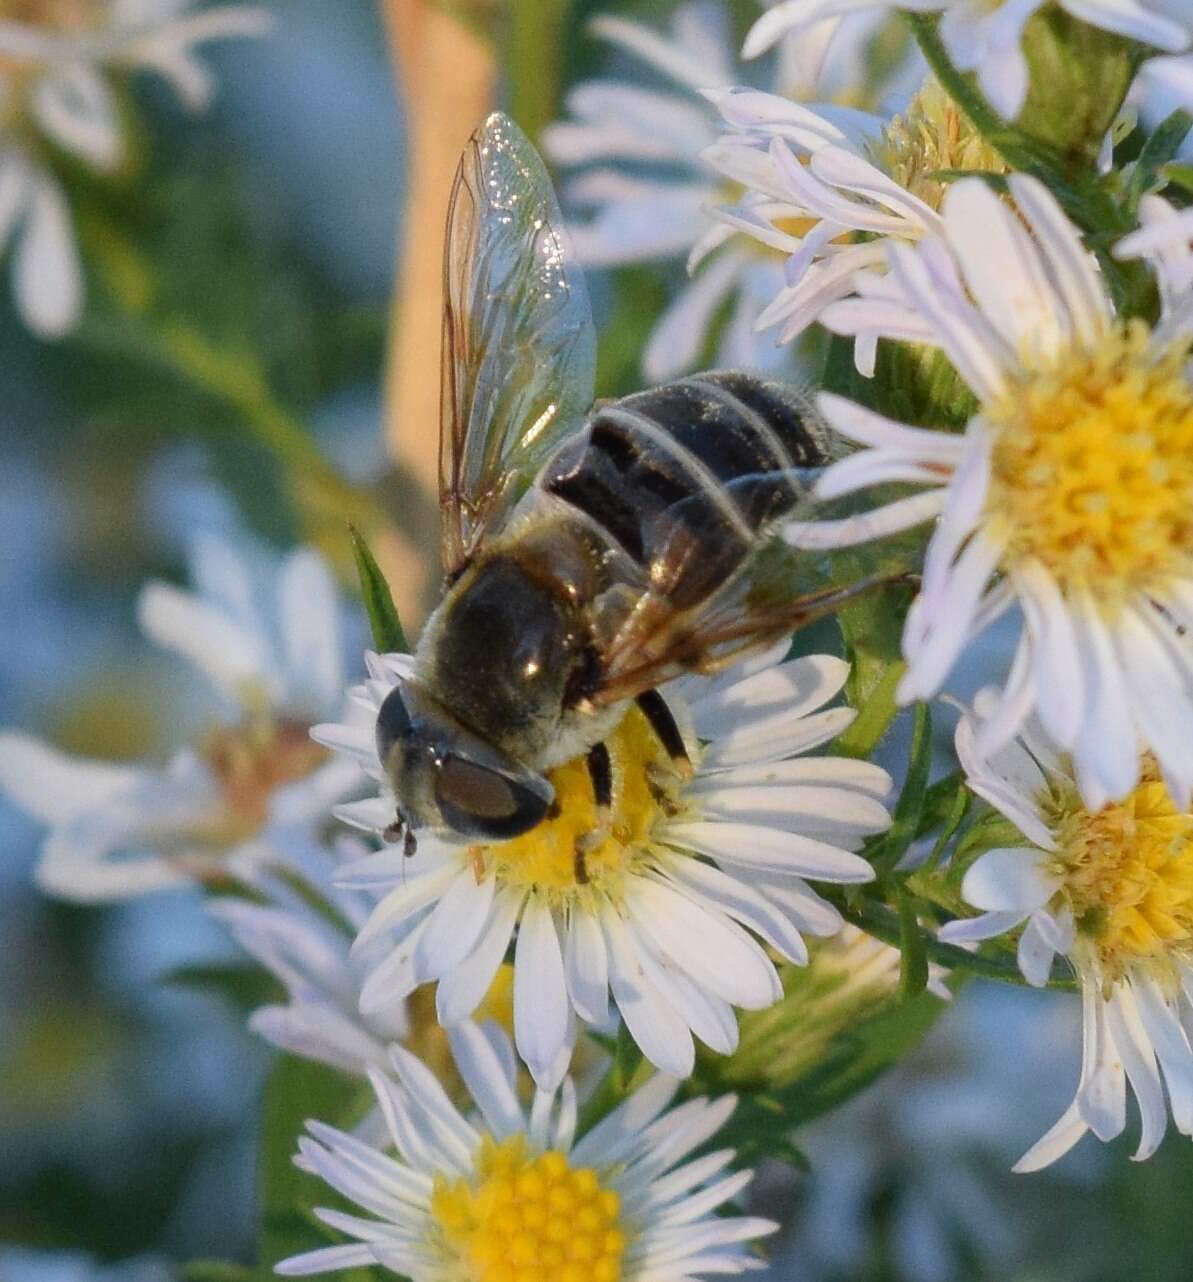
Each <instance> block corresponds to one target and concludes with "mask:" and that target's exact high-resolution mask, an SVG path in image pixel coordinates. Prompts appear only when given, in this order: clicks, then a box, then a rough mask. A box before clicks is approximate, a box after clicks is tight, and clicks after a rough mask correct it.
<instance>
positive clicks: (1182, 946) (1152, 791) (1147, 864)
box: [1052, 761, 1193, 982]
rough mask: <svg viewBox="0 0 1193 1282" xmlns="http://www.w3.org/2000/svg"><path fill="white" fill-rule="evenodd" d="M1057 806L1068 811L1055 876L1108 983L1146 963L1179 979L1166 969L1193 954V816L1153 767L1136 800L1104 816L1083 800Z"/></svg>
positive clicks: (1060, 827) (1059, 830)
mask: <svg viewBox="0 0 1193 1282" xmlns="http://www.w3.org/2000/svg"><path fill="white" fill-rule="evenodd" d="M1052 804H1053V805H1054V806H1056V807H1057V808H1058V810H1060V811H1062V812H1063V813H1062V814H1061V817H1060V818H1059V819H1058V821H1057V822H1056V824H1055V826H1054V831H1055V832H1056V836H1057V840H1058V843H1059V846H1060V850H1059V853H1058V854H1057V855H1056V857H1055V859H1054V860H1053V861H1052V871H1053V872H1054V873H1055V874H1056V875H1057V876H1059V877H1060V878H1061V879H1062V880H1063V882H1064V894H1065V895H1066V897H1067V898H1068V901H1069V904H1070V906H1071V907H1072V910H1073V917H1074V920H1075V922H1076V924H1077V930H1078V933H1079V935H1080V936H1081V938H1082V939H1083V940H1084V941H1085V942H1086V943H1087V944H1088V945H1089V946H1090V947H1092V948H1093V949H1094V950H1095V953H1096V956H1097V959H1098V961H1099V962H1100V964H1101V969H1102V972H1103V974H1104V975H1105V978H1106V980H1107V982H1112V981H1113V980H1115V979H1117V978H1119V977H1120V976H1121V975H1122V973H1123V971H1124V969H1126V967H1127V966H1128V965H1131V964H1133V963H1138V962H1144V963H1152V964H1157V965H1158V966H1159V968H1160V970H1161V973H1162V974H1165V975H1167V976H1168V977H1171V975H1172V970H1171V966H1170V965H1168V964H1166V963H1170V961H1171V959H1172V958H1173V957H1174V956H1175V955H1184V956H1189V955H1193V814H1187V813H1185V812H1183V811H1180V810H1178V809H1177V808H1176V806H1175V804H1174V803H1173V800H1172V798H1171V797H1170V796H1169V795H1168V790H1167V788H1165V786H1164V784H1163V782H1162V781H1161V780H1160V779H1159V778H1158V774H1157V771H1156V768H1155V765H1154V763H1152V762H1150V761H1149V763H1148V765H1147V767H1146V769H1145V772H1144V779H1143V782H1142V783H1141V784H1139V786H1138V787H1137V788H1136V789H1135V791H1134V792H1133V793H1131V795H1130V796H1129V797H1127V798H1126V799H1125V800H1124V801H1120V802H1115V803H1113V804H1111V805H1108V806H1105V807H1103V808H1102V809H1101V810H1099V811H1098V812H1097V813H1096V814H1090V813H1089V812H1088V811H1087V810H1084V809H1083V808H1082V807H1081V805H1080V803H1079V802H1078V801H1077V799H1076V797H1075V796H1074V797H1071V798H1068V799H1067V800H1060V799H1054V800H1053V802H1052Z"/></svg>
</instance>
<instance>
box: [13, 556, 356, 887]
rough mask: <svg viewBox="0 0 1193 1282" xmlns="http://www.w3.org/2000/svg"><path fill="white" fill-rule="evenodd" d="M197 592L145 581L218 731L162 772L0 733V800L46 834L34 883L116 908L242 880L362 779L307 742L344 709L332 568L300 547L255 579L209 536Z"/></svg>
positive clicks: (149, 616)
mask: <svg viewBox="0 0 1193 1282" xmlns="http://www.w3.org/2000/svg"><path fill="white" fill-rule="evenodd" d="M191 577H192V580H193V582H194V584H195V591H193V592H184V591H182V590H181V589H179V588H176V587H174V586H172V585H171V584H167V583H150V584H149V585H148V586H147V587H146V588H145V589H144V590H143V591H142V593H141V599H140V603H139V610H138V614H139V618H140V623H141V627H142V630H143V631H144V632H145V634H146V635H147V636H148V637H149V639H150V640H151V641H153V642H155V643H156V644H158V645H160V646H162V647H164V648H165V649H167V650H172V651H174V652H175V653H176V654H178V655H180V656H181V657H182V658H183V659H185V660H186V661H187V662H188V663H189V664H191V665H192V666H193V667H194V668H195V669H196V670H197V671H198V672H199V673H200V674H201V675H202V676H204V677H206V678H207V679H208V681H209V682H210V683H211V685H212V686H213V687H214V692H215V694H216V699H215V706H214V707H213V709H212V713H213V718H214V724H213V725H212V726H211V728H210V729H208V730H207V731H206V732H205V733H204V734H203V735H202V736H201V737H200V738H199V739H198V741H197V742H195V743H194V744H193V745H192V746H190V747H187V748H184V749H182V750H181V751H179V752H177V753H176V754H175V755H174V757H173V758H172V759H171V760H170V761H169V763H168V764H167V765H166V766H164V767H154V766H149V765H117V764H114V763H111V762H106V761H90V760H84V759H81V758H78V757H71V756H68V755H66V754H64V753H61V752H59V751H57V750H56V749H54V748H52V747H50V746H49V745H48V744H46V743H43V742H41V741H40V740H38V739H34V738H32V737H30V736H28V735H24V734H19V733H16V732H11V731H10V732H4V733H0V789H2V790H3V791H4V792H6V793H8V794H9V796H10V797H11V798H12V799H13V800H14V801H15V802H16V804H17V805H18V806H20V807H21V808H22V809H24V810H26V811H27V812H28V813H29V814H31V815H33V816H34V817H36V818H38V819H40V820H42V821H43V822H44V823H46V824H47V825H49V828H50V831H49V834H48V836H47V837H46V840H45V843H44V845H43V847H42V853H41V862H40V864H39V867H38V874H37V875H38V881H39V882H40V884H41V886H42V888H43V889H44V890H46V891H47V892H48V893H50V894H53V895H59V896H61V897H63V898H66V899H77V900H102V899H119V898H123V897H125V896H129V895H137V894H143V893H145V892H147V891H151V890H159V889H163V888H167V887H172V886H179V885H184V884H186V883H187V882H188V881H190V880H192V879H195V878H198V879H205V878H211V877H219V876H222V875H227V874H236V873H237V872H239V871H243V870H246V869H248V868H250V867H252V866H253V865H254V864H257V863H260V862H267V863H268V862H273V861H274V860H275V859H276V858H277V852H276V850H275V846H274V836H275V835H276V834H277V833H280V832H282V831H283V830H294V831H298V832H302V831H306V830H307V829H309V828H310V827H311V826H312V825H318V824H320V823H322V822H323V821H324V820H325V818H326V816H327V814H328V812H329V810H330V808H331V806H332V805H333V804H335V803H336V802H338V801H342V800H345V799H346V798H347V797H349V796H351V795H352V794H353V792H355V791H356V790H357V789H358V788H359V786H360V783H361V776H360V774H359V772H358V771H357V770H356V768H355V767H354V766H353V765H352V764H351V763H350V762H346V761H339V760H335V759H331V758H329V756H328V754H327V753H326V752H325V751H324V750H323V749H321V748H320V747H319V746H318V745H317V744H314V743H312V741H311V739H310V737H309V734H308V731H309V728H310V726H311V725H312V724H313V723H314V722H316V721H318V720H321V719H323V718H325V717H326V716H327V715H328V714H329V713H335V712H338V711H340V710H341V708H342V707H343V702H342V700H343V694H342V691H343V684H342V682H343V664H342V652H341V638H340V623H339V601H338V599H337V594H336V588H335V582H334V579H333V578H332V573H331V570H330V568H329V567H328V566H327V564H326V563H325V562H324V560H323V559H322V557H320V556H319V554H318V553H316V552H314V551H312V550H310V549H300V550H298V551H296V552H292V553H290V554H289V555H288V556H286V557H285V558H283V559H282V560H281V561H280V563H277V564H276V565H273V566H271V567H270V570H269V573H268V575H264V574H254V573H253V572H252V570H251V568H250V566H249V564H247V563H246V562H245V561H244V560H242V559H241V557H240V555H239V554H238V553H237V551H236V550H235V549H234V548H232V547H231V546H229V545H228V544H225V543H223V542H220V541H216V540H204V541H201V542H200V543H198V544H197V545H196V547H195V550H194V554H193V556H192V563H191Z"/></svg>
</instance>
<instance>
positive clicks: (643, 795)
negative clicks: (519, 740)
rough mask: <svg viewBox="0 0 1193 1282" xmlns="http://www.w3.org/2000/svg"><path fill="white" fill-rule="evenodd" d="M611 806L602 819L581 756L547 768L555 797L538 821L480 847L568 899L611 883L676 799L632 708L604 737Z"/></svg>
mask: <svg viewBox="0 0 1193 1282" xmlns="http://www.w3.org/2000/svg"><path fill="white" fill-rule="evenodd" d="M605 745H606V747H607V748H608V749H609V758H610V762H611V763H612V767H613V805H612V807H611V808H610V813H609V815H608V819H607V822H605V823H602V818H601V816H600V815H599V813H598V810H597V805H596V799H595V797H594V795H593V785H592V779H591V777H590V775H589V772H588V767H587V765H586V763H585V760H584V758H583V757H580V758H577V759H576V760H574V761H569V762H567V763H566V764H564V765H562V766H558V767H557V768H556V769H554V770H552V771H551V772H550V779H551V782H552V784H553V785H554V787H555V804H554V806H553V807H552V809H551V811H550V813H549V814H548V816H547V818H546V819H544V820H543V822H542V823H540V824H539V825H538V826H537V827H535V828H532V829H531V830H530V831H529V832H527V833H524V834H523V835H522V836H520V837H515V838H513V840H511V841H505V842H502V843H500V844H499V845H493V846H486V847H483V848H482V855H483V857H484V858H485V860H486V861H488V860H491V861H492V862H493V864H494V865H495V866H496V870H497V876H498V878H499V879H500V880H501V881H503V882H505V883H507V884H512V885H516V886H527V887H532V888H534V889H537V890H539V891H545V892H547V894H549V895H554V896H556V897H557V898H560V899H566V898H568V897H570V896H571V895H573V894H575V893H577V892H578V891H580V890H582V889H583V888H587V887H597V888H602V889H606V890H610V889H614V888H615V886H616V882H617V881H618V880H619V879H620V876H621V874H622V873H624V872H625V871H626V870H627V869H629V868H630V867H631V866H632V864H633V863H634V862H635V861H636V860H637V859H639V858H641V857H642V856H643V855H644V854H645V853H646V851H647V850H648V848H649V845H650V840H651V833H652V831H653V829H654V826H655V823H656V822H657V821H658V819H659V818H660V816H661V815H662V814H665V813H674V810H675V809H676V807H677V806H678V794H679V782H680V780H679V776H678V775H677V774H676V772H675V768H674V766H673V765H672V763H671V761H670V759H669V758H668V756H667V754H666V752H665V751H664V750H663V747H662V745H661V744H660V742H659V739H658V736H657V735H656V734H655V732H654V731H653V730H652V729H651V727H650V724H649V722H648V721H647V720H646V718H645V717H644V716H643V715H642V713H641V712H639V711H638V709H637V708H632V709H631V710H630V711H629V712H628V713H627V714H626V716H625V718H624V719H623V720H622V722H621V724H620V725H619V726H618V727H617V729H616V730H615V731H614V732H613V733H612V734H611V735H610V736H609V738H608V739H606V740H605Z"/></svg>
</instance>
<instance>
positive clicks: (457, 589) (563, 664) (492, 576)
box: [415, 524, 599, 764]
mask: <svg viewBox="0 0 1193 1282" xmlns="http://www.w3.org/2000/svg"><path fill="white" fill-rule="evenodd" d="M524 528H525V535H524V538H522V539H519V538H514V539H512V540H510V541H509V542H506V543H505V544H504V545H503V548H502V549H498V550H495V551H494V552H492V553H490V554H489V555H487V556H486V557H484V558H483V559H482V560H480V561H478V562H477V563H475V564H474V565H472V566H470V567H469V569H468V570H467V571H465V573H464V574H463V575H462V576H461V578H460V579H459V580H458V581H457V582H456V583H455V584H454V585H453V586H452V588H451V589H450V590H449V591H448V594H447V595H446V597H445V598H444V600H443V602H442V603H441V604H440V606H439V608H438V609H437V610H436V611H435V613H434V615H433V616H432V618H431V620H430V621H429V623H428V626H427V628H426V630H425V632H424V634H423V639H422V640H421V641H420V643H419V648H418V653H417V655H416V660H415V670H416V676H417V678H418V680H419V681H420V682H421V683H422V684H423V685H424V687H425V688H426V689H427V690H428V691H429V692H431V693H432V694H433V695H434V697H435V698H436V699H438V700H439V701H440V703H442V704H443V705H444V706H445V707H447V708H449V709H450V710H451V712H452V714H453V715H454V716H455V717H457V718H458V719H459V720H460V722H462V723H463V724H464V725H466V726H468V727H469V728H470V729H471V730H472V731H473V732H475V733H476V734H477V735H479V736H480V737H481V738H483V739H485V740H486V741H488V742H489V743H491V744H493V745H494V747H496V748H498V749H500V750H501V751H502V752H504V753H507V754H508V755H510V756H511V757H513V758H515V759H517V760H518V761H521V762H525V763H528V764H529V763H537V762H538V761H539V760H540V759H541V758H542V756H543V754H544V753H545V752H547V751H549V750H550V748H551V747H552V745H553V744H554V743H555V741H556V739H557V737H558V735H559V732H560V722H561V719H562V717H563V715H564V712H565V709H567V708H568V707H571V706H574V705H575V704H576V703H577V702H578V701H579V700H580V699H582V698H583V695H584V693H585V691H586V687H588V686H589V685H591V684H592V682H593V681H595V676H596V674H595V671H594V664H595V662H596V660H595V656H594V653H593V645H592V638H591V632H590V629H589V626H588V623H587V621H586V609H585V608H586V606H587V605H588V604H589V602H590V600H591V593H592V591H593V588H594V582H593V578H594V575H595V573H596V569H595V566H594V563H593V561H592V559H591V556H590V552H589V549H587V548H585V547H584V546H582V545H581V544H579V543H578V542H577V540H576V539H575V538H573V537H571V536H570V534H569V531H568V529H567V528H566V527H562V526H561V527H558V528H556V527H554V526H553V525H550V524H547V525H543V526H541V527H539V526H537V525H532V526H528V527H524ZM597 737H598V738H599V735H598V736H597ZM595 741H596V740H595V739H593V740H592V742H595Z"/></svg>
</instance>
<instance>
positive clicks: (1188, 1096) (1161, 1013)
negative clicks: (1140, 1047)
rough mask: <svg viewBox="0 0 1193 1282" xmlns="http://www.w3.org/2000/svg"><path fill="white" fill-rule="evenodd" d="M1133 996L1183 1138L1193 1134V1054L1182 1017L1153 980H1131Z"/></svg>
mask: <svg viewBox="0 0 1193 1282" xmlns="http://www.w3.org/2000/svg"><path fill="white" fill-rule="evenodd" d="M1131 992H1132V994H1133V996H1134V998H1135V1005H1136V1009H1137V1011H1138V1014H1139V1018H1140V1020H1141V1021H1142V1028H1143V1031H1144V1033H1145V1034H1146V1037H1147V1040H1148V1041H1149V1042H1150V1043H1151V1045H1152V1047H1153V1048H1154V1050H1155V1052H1156V1058H1157V1059H1158V1060H1159V1061H1160V1067H1161V1068H1162V1069H1163V1070H1164V1084H1165V1086H1167V1088H1168V1099H1169V1102H1170V1104H1171V1106H1172V1117H1173V1121H1175V1122H1176V1128H1177V1130H1178V1131H1180V1132H1181V1134H1183V1135H1189V1134H1190V1133H1193V1050H1190V1047H1189V1038H1188V1036H1187V1035H1186V1033H1185V1030H1184V1028H1183V1027H1182V1026H1181V1020H1180V1016H1179V1014H1178V1013H1177V1012H1176V1011H1175V1010H1173V1009H1172V1007H1171V1006H1170V1005H1169V1004H1168V1002H1167V1001H1165V999H1164V995H1163V993H1162V992H1161V991H1160V988H1159V985H1158V984H1157V983H1156V982H1155V981H1154V980H1153V979H1152V978H1150V977H1149V976H1146V975H1145V976H1142V977H1140V976H1136V977H1134V978H1133V979H1132V980H1131Z"/></svg>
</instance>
